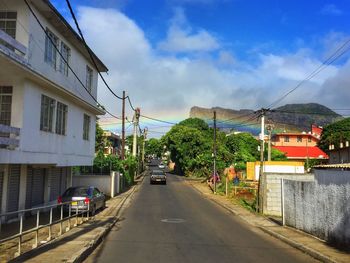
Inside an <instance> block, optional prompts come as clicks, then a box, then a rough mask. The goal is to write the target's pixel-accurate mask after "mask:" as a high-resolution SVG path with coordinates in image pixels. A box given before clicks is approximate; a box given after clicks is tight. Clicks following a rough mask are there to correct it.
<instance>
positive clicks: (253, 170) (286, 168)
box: [247, 161, 305, 181]
mask: <svg viewBox="0 0 350 263" xmlns="http://www.w3.org/2000/svg"><path fill="white" fill-rule="evenodd" d="M304 170H305V169H304V162H300V161H266V162H264V164H263V171H264V173H284V174H303V173H305V171H304ZM259 173H260V162H247V179H248V180H256V181H257V180H259Z"/></svg>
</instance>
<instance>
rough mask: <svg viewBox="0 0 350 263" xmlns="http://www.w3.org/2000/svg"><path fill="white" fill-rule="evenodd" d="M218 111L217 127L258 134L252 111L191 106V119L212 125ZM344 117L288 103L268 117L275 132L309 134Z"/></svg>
mask: <svg viewBox="0 0 350 263" xmlns="http://www.w3.org/2000/svg"><path fill="white" fill-rule="evenodd" d="M214 110H215V111H216V114H217V119H218V127H219V128H221V129H225V130H238V131H249V132H251V133H253V134H258V133H259V129H260V127H259V124H260V123H259V120H258V119H257V118H256V115H255V114H254V111H253V110H249V109H242V110H232V109H224V108H220V107H214V108H211V109H208V108H201V107H196V106H195V107H192V108H191V110H190V117H192V118H193V117H196V118H201V119H204V120H206V121H207V122H208V123H209V124H212V118H213V111H214ZM341 118H342V116H341V115H339V114H337V113H335V112H334V111H332V110H331V109H329V108H327V107H325V106H323V105H320V104H317V103H307V104H287V105H285V106H282V107H279V108H276V109H273V110H272V111H270V112H268V114H267V118H266V119H267V122H268V123H271V124H273V125H274V130H275V131H281V130H287V131H309V130H310V127H311V124H316V125H318V126H325V125H327V124H330V123H333V122H334V121H336V120H339V119H341Z"/></svg>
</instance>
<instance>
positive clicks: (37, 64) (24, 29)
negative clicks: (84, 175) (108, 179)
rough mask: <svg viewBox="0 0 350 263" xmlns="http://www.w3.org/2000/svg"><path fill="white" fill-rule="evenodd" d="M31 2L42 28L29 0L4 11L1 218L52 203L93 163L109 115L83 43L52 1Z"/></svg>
mask: <svg viewBox="0 0 350 263" xmlns="http://www.w3.org/2000/svg"><path fill="white" fill-rule="evenodd" d="M29 3H30V5H31V8H32V9H33V11H34V13H35V14H36V16H37V17H38V19H39V21H40V22H41V23H42V25H43V27H44V30H43V29H42V28H41V27H40V25H39V23H38V22H37V21H36V19H35V17H34V15H33V14H32V13H31V12H30V10H29V9H28V7H27V6H26V4H25V2H24V1H21V0H11V1H2V5H0V68H1V70H0V213H5V212H10V211H17V210H20V209H25V208H31V207H34V206H38V205H40V204H43V203H49V202H55V200H56V198H57V196H58V195H59V194H60V193H62V192H63V191H64V190H65V189H66V187H68V186H70V185H71V176H72V167H73V166H88V165H92V161H93V158H94V148H95V122H96V115H103V114H104V111H103V110H102V109H101V108H99V107H98V106H97V105H98V104H97V102H96V97H97V78H98V76H97V71H96V70H95V67H94V65H93V62H92V60H91V59H90V56H89V53H88V52H87V50H86V48H85V46H84V43H83V42H82V40H81V38H80V37H79V36H78V35H77V34H76V33H75V31H74V30H73V29H72V27H71V26H70V25H69V24H68V23H67V21H66V20H65V19H64V18H63V17H62V16H61V15H60V14H59V12H58V11H57V10H56V9H55V8H54V7H53V6H52V5H51V4H50V2H49V1H48V0H32V1H29ZM45 31H46V33H45ZM50 39H51V40H50ZM55 46H56V47H57V49H58V50H59V51H60V53H61V54H62V56H61V55H60V54H59V52H58V51H57V49H56V48H55ZM91 52H92V51H91ZM92 55H93V57H94V60H95V62H96V64H97V67H98V70H99V71H101V72H106V71H107V68H106V66H105V65H104V64H103V63H102V62H101V60H100V59H99V58H98V57H97V56H96V55H94V54H93V53H92ZM62 57H64V58H65V60H66V61H67V62H68V63H66V62H65V60H64V59H62ZM69 66H70V67H71V68H72V69H73V70H74V72H75V74H76V75H77V77H78V78H79V80H80V81H81V82H82V83H83V85H84V86H85V88H84V86H83V85H82V83H80V82H79V80H78V78H77V77H76V76H74V74H73V73H72V71H70V69H69Z"/></svg>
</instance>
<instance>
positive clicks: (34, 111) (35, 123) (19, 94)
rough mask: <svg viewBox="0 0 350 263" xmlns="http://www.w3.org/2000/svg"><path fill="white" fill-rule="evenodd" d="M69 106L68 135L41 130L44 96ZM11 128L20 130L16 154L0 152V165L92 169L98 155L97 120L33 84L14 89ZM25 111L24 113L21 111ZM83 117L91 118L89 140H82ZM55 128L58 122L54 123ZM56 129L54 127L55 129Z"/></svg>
mask: <svg viewBox="0 0 350 263" xmlns="http://www.w3.org/2000/svg"><path fill="white" fill-rule="evenodd" d="M42 94H44V95H47V96H49V97H51V98H53V99H55V100H56V101H60V102H62V103H64V104H66V105H67V106H68V113H67V132H66V135H65V136H63V135H58V134H56V133H50V132H45V131H41V130H40V109H41V95H42ZM12 109H13V114H12V115H13V117H12V123H11V124H12V125H13V126H15V127H18V128H21V134H20V146H19V147H18V148H17V149H16V150H6V149H0V153H1V154H0V163H23V164H54V165H57V166H76V165H91V164H92V160H93V158H94V152H95V122H96V116H95V115H93V114H92V113H89V112H87V111H85V110H83V109H82V108H80V107H78V106H76V105H75V104H74V103H72V102H71V101H70V100H69V97H62V96H59V95H57V94H56V93H54V92H52V91H48V90H46V89H45V88H42V87H40V86H38V85H37V84H35V83H33V82H29V81H27V82H25V83H24V84H23V86H22V85H19V86H16V87H14V94H13V104H12ZM22 109H23V110H22ZM84 114H87V115H89V116H90V118H91V122H90V137H89V140H88V141H87V140H83V120H84ZM54 124H55V120H54ZM54 127H55V126H54Z"/></svg>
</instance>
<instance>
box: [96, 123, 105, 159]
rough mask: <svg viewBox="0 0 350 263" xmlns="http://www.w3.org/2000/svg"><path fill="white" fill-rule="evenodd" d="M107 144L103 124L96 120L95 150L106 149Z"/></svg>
mask: <svg viewBox="0 0 350 263" xmlns="http://www.w3.org/2000/svg"><path fill="white" fill-rule="evenodd" d="M105 144H106V139H105V137H104V136H103V129H102V128H101V126H100V125H99V124H98V122H96V139H95V152H100V151H102V152H103V150H104V147H105Z"/></svg>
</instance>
